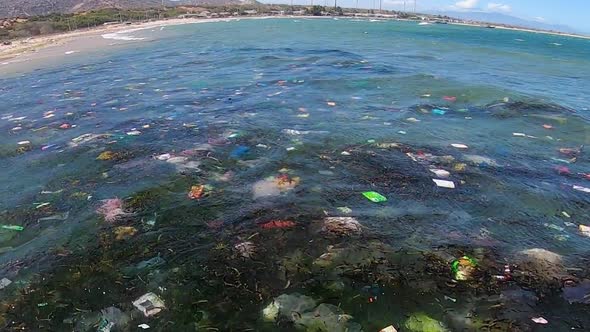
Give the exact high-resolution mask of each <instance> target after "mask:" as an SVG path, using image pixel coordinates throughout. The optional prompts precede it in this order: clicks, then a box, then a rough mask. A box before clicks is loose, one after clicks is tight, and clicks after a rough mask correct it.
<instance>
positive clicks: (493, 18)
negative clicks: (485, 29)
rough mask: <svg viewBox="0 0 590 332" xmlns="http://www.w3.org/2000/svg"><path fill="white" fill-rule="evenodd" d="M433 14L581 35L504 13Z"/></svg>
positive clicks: (562, 26)
mask: <svg viewBox="0 0 590 332" xmlns="http://www.w3.org/2000/svg"><path fill="white" fill-rule="evenodd" d="M432 14H437V15H446V16H449V17H455V18H460V19H463V20H472V21H480V22H488V23H498V24H507V25H514V26H518V27H523V28H532V29H540V30H552V31H560V32H570V33H579V31H576V30H575V29H573V28H571V27H569V26H567V25H559V24H549V23H544V22H539V21H532V20H525V19H522V18H518V17H514V16H511V15H506V14H502V13H490V12H457V11H450V12H433V13H432Z"/></svg>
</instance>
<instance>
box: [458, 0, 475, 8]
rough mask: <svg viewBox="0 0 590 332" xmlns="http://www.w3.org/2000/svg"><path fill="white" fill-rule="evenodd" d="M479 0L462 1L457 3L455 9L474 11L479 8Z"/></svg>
mask: <svg viewBox="0 0 590 332" xmlns="http://www.w3.org/2000/svg"><path fill="white" fill-rule="evenodd" d="M478 2H479V0H462V1H457V2H456V3H455V7H457V8H461V9H473V8H475V7H477V3H478Z"/></svg>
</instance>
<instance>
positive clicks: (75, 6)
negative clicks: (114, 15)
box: [0, 0, 255, 18]
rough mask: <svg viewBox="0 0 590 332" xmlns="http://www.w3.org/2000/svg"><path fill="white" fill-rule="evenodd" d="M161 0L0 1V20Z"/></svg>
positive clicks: (220, 0) (167, 1)
mask: <svg viewBox="0 0 590 332" xmlns="http://www.w3.org/2000/svg"><path fill="white" fill-rule="evenodd" d="M253 3H255V1H254V0H164V5H166V6H179V5H203V4H211V5H224V4H253ZM161 5H162V0H0V18H6V17H17V16H19V17H26V16H36V15H46V14H51V13H73V12H81V11H87V10H92V9H100V8H123V9H129V8H146V7H158V6H161Z"/></svg>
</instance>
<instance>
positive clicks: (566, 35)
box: [448, 23, 590, 39]
mask: <svg viewBox="0 0 590 332" xmlns="http://www.w3.org/2000/svg"><path fill="white" fill-rule="evenodd" d="M448 24H451V25H459V26H466V27H476V28H486V27H487V26H486V25H482V24H477V23H448ZM490 25H491V26H492V27H494V29H501V30H509V31H521V32H530V33H540V34H544V35H550V36H561V37H571V38H580V39H590V36H585V35H578V34H574V33H565V32H556V31H544V30H535V29H527V28H513V27H506V26H502V25H494V24H490Z"/></svg>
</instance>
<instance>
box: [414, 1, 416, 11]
mask: <svg viewBox="0 0 590 332" xmlns="http://www.w3.org/2000/svg"><path fill="white" fill-rule="evenodd" d="M414 14H416V0H414Z"/></svg>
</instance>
